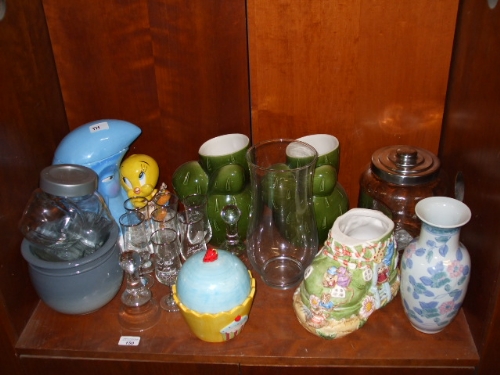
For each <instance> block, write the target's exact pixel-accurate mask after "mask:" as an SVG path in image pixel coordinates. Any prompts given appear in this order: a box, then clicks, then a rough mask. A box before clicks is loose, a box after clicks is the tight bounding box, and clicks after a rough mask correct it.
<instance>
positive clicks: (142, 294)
mask: <svg viewBox="0 0 500 375" xmlns="http://www.w3.org/2000/svg"><path fill="white" fill-rule="evenodd" d="M140 266H141V256H140V254H139V253H137V252H136V251H133V250H128V251H124V252H123V253H122V254H121V255H120V267H121V268H122V269H123V270H124V271H125V274H126V282H127V285H126V289H125V291H124V292H123V293H122V296H121V301H122V306H121V308H120V311H119V312H118V320H119V322H120V324H121V325H122V327H123V328H126V329H129V330H132V331H144V330H146V329H148V328H151V327H153V326H154V325H155V324H156V323H158V321H159V320H160V315H161V310H160V308H159V306H158V303H157V302H156V301H155V300H154V299H153V297H152V294H151V291H150V290H149V289H148V288H147V287H145V286H144V284H143V283H142V281H141V277H140V276H139V268H140Z"/></svg>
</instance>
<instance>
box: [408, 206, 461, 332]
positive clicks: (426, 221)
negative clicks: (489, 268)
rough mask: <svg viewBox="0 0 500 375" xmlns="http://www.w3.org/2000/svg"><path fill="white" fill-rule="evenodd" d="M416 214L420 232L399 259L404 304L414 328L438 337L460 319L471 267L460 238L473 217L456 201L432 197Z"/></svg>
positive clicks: (418, 207)
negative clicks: (451, 323) (449, 325)
mask: <svg viewBox="0 0 500 375" xmlns="http://www.w3.org/2000/svg"><path fill="white" fill-rule="evenodd" d="M415 213H416V214H417V216H418V217H419V219H420V220H421V221H422V227H421V230H420V236H419V237H416V238H415V239H414V240H413V241H412V242H410V244H409V245H408V246H407V247H406V249H405V251H404V253H403V257H402V259H401V298H402V301H403V306H404V310H405V313H406V316H407V317H408V319H409V320H410V323H411V324H412V325H413V327H415V328H416V329H417V330H419V331H421V332H424V333H437V332H440V331H441V330H443V329H444V328H445V327H446V326H447V325H448V324H449V323H450V322H451V321H452V320H453V318H454V317H455V316H456V315H457V313H458V311H459V309H460V306H461V305H462V301H463V300H464V297H465V294H466V292H467V285H468V283H469V277H470V269H471V264H470V257H469V253H468V251H467V249H466V248H465V246H464V245H463V244H462V243H460V241H459V236H460V229H461V227H462V226H464V225H465V224H466V223H467V222H468V221H469V220H470V218H471V212H470V209H469V208H468V207H467V206H466V205H465V204H464V203H462V202H460V201H458V200H456V199H453V198H448V197H430V198H425V199H423V200H421V201H420V202H418V203H417V205H416V206H415Z"/></svg>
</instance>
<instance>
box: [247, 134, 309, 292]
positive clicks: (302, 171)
mask: <svg viewBox="0 0 500 375" xmlns="http://www.w3.org/2000/svg"><path fill="white" fill-rule="evenodd" d="M317 158H318V154H317V152H316V150H315V149H314V148H313V147H311V146H310V145H308V144H306V143H303V142H299V141H296V140H292V139H278V140H271V141H266V142H262V143H260V144H257V145H255V146H253V147H251V148H250V149H249V150H248V152H247V161H248V164H249V168H250V180H251V182H250V183H251V196H252V200H251V210H250V219H249V225H248V232H247V252H248V258H249V260H250V262H251V264H252V266H253V268H254V269H255V270H256V271H257V272H258V273H259V274H260V275H261V277H262V279H263V280H264V282H265V283H266V284H267V285H269V286H271V287H274V288H278V289H289V288H292V287H294V286H296V285H298V284H299V283H300V281H301V280H302V278H303V276H304V270H305V269H306V268H307V266H309V264H310V263H311V262H312V260H313V258H314V255H315V254H316V253H317V251H318V233H317V229H316V221H315V215H314V206H313V199H312V188H313V184H312V183H313V175H314V168H315V165H316V161H317Z"/></svg>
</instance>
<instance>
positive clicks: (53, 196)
mask: <svg viewBox="0 0 500 375" xmlns="http://www.w3.org/2000/svg"><path fill="white" fill-rule="evenodd" d="M112 226H113V218H112V216H111V213H110V211H109V209H108V207H107V205H106V203H105V202H104V199H103V198H102V196H101V195H100V194H99V193H98V192H97V174H96V173H95V172H94V171H93V170H92V169H90V168H87V167H84V166H81V165H73V164H59V165H51V166H49V167H46V168H44V169H43V170H42V172H41V173H40V185H39V188H37V189H36V190H35V191H34V192H33V193H32V194H31V197H30V199H29V201H28V203H27V205H26V208H25V210H24V212H23V216H22V218H21V221H20V224H19V228H20V230H21V232H22V234H23V236H24V237H25V238H26V239H27V240H28V241H30V242H31V243H32V244H33V245H34V246H33V248H34V249H35V250H34V251H35V252H36V255H37V256H38V257H40V258H42V259H44V260H48V261H70V260H75V259H79V258H82V257H84V256H86V255H89V254H92V253H93V252H94V251H95V250H97V249H98V248H99V247H101V246H102V244H103V243H104V242H105V241H106V240H107V238H108V236H109V233H110V231H111V228H112Z"/></svg>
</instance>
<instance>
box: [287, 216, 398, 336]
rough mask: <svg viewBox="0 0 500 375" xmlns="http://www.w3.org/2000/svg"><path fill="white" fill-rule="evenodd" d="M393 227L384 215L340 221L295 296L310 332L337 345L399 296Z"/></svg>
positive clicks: (295, 304)
mask: <svg viewBox="0 0 500 375" xmlns="http://www.w3.org/2000/svg"><path fill="white" fill-rule="evenodd" d="M397 264H398V252H397V251H396V246H395V241H394V222H393V221H392V220H391V219H390V218H388V217H387V216H386V215H384V214H383V213H382V212H380V211H376V210H371V209H366V208H353V209H351V210H349V211H347V213H345V214H343V215H341V216H339V217H338V218H337V219H336V220H335V222H334V224H333V227H332V228H331V229H330V232H329V234H328V238H327V240H326V241H325V243H324V245H323V247H322V248H321V250H320V251H319V252H318V253H317V255H316V257H315V258H314V260H313V261H312V264H311V265H310V266H309V267H308V268H307V269H306V271H305V274H304V280H303V281H302V283H301V284H300V287H299V288H298V289H297V290H296V291H295V293H294V296H293V307H294V309H295V314H296V316H297V319H298V320H299V322H300V323H301V324H302V326H303V327H304V328H305V329H306V330H308V331H309V332H311V333H313V334H315V335H317V336H319V337H322V338H325V339H336V338H340V337H343V336H345V335H347V334H349V333H351V332H354V331H355V330H357V329H359V328H361V327H362V326H363V325H364V324H365V323H366V321H367V320H368V318H369V317H370V316H371V314H372V313H373V312H374V311H375V310H377V309H380V308H382V307H383V306H385V305H386V304H387V303H389V302H390V301H391V300H392V299H393V298H394V297H395V296H396V295H397V293H398V290H399V270H398V267H397Z"/></svg>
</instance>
